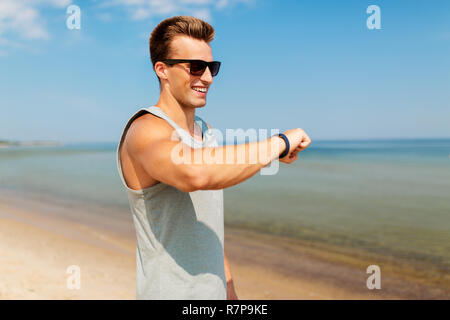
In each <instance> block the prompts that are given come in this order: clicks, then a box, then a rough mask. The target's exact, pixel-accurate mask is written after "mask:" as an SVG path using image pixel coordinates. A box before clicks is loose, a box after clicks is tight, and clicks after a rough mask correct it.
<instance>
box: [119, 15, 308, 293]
mask: <svg viewBox="0 0 450 320" xmlns="http://www.w3.org/2000/svg"><path fill="white" fill-rule="evenodd" d="M213 37H214V29H213V27H212V26H211V25H209V24H208V23H206V22H204V21H202V20H199V19H196V18H194V17H187V16H178V17H172V18H169V19H166V20H164V21H162V22H161V23H160V24H159V25H158V26H156V28H155V29H154V30H153V32H152V34H151V36H150V56H151V60H152V63H153V68H154V71H155V73H156V75H157V77H158V80H159V84H160V97H159V101H158V103H157V104H156V105H154V106H152V107H150V108H143V109H140V110H139V111H138V112H137V113H135V114H134V115H133V116H132V117H131V118H130V120H129V121H128V123H127V125H126V126H125V129H124V130H123V133H122V137H121V140H120V143H119V146H118V148H117V164H118V170H119V174H120V177H121V179H122V182H123V184H124V186H125V188H126V190H127V192H128V198H129V202H130V208H131V211H132V213H133V220H134V224H135V227H136V235H137V254H136V297H137V299H237V295H236V292H235V289H234V285H233V280H232V276H231V272H230V267H229V264H228V259H227V257H226V255H225V252H224V241H223V239H224V236H223V230H224V219H223V189H224V188H227V187H230V186H233V185H236V184H238V183H241V182H243V181H245V180H247V179H249V178H250V177H251V176H253V175H254V174H255V173H257V172H258V171H259V170H260V169H262V168H263V167H265V166H267V165H269V164H270V163H271V161H273V160H275V159H277V158H278V157H279V156H280V154H281V153H282V152H283V151H284V153H285V154H286V155H285V156H283V158H282V159H281V158H280V161H282V162H284V163H292V162H293V161H295V160H297V158H298V156H297V153H298V152H299V151H301V150H303V149H305V148H306V147H307V146H308V145H309V143H310V139H309V137H308V136H307V135H306V133H305V132H304V131H303V130H301V129H293V130H288V131H286V132H285V136H284V137H279V136H273V137H271V138H269V139H266V140H264V141H261V142H252V143H248V144H241V145H228V146H222V147H219V146H218V144H217V141H216V140H215V138H214V136H213V134H212V133H211V132H212V130H208V128H209V129H211V126H210V125H209V124H206V123H204V122H203V120H202V119H201V118H199V117H197V116H196V115H195V109H196V108H201V107H203V106H205V105H206V96H207V93H208V89H209V88H210V86H211V84H212V82H213V76H215V75H217V73H218V71H219V67H220V63H218V62H214V60H213V57H212V51H211V47H210V45H209V43H210V42H211V41H212V40H213ZM192 60H195V61H192ZM199 60H200V61H199ZM243 72H244V71H243ZM196 124H197V126H196ZM200 128H202V129H200ZM174 129H175V132H176V134H175V135H174ZM174 137H175V138H174ZM285 139H286V140H285ZM180 144H182V145H183V146H184V149H182V150H183V151H182V152H181V159H182V160H183V161H181V162H180V161H175V158H176V157H174V155H177V156H178V157H179V155H180V152H174V150H178V151H179V149H177V147H179V146H180ZM252 144H253V145H254V146H257V147H258V148H266V149H265V150H268V151H269V152H268V153H267V154H266V155H265V156H262V159H260V161H259V162H258V163H248V162H250V161H248V160H247V162H245V163H237V161H231V162H230V161H225V162H222V163H220V162H213V163H211V162H210V163H206V162H205V163H196V162H195V161H191V160H192V159H196V157H197V156H204V155H206V153H205V152H211V151H214V153H215V154H221V153H220V152H221V151H222V152H223V154H227V153H228V152H230V151H233V152H234V154H241V155H242V154H243V155H245V156H246V157H245V159H248V158H249V157H248V156H249V155H250V153H251V152H255V151H254V150H252V149H251V148H250V145H252ZM288 144H289V148H287V145H288ZM269 145H270V147H269ZM285 149H286V150H285ZM258 150H259V149H258ZM178 160H179V159H178Z"/></svg>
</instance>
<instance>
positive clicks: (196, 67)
mask: <svg viewBox="0 0 450 320" xmlns="http://www.w3.org/2000/svg"><path fill="white" fill-rule="evenodd" d="M206 66H207V65H206V63H202V62H200V61H199V62H197V61H195V62H194V61H193V62H191V67H190V70H191V74H193V75H194V76H201V75H202V74H203V72H205V69H206Z"/></svg>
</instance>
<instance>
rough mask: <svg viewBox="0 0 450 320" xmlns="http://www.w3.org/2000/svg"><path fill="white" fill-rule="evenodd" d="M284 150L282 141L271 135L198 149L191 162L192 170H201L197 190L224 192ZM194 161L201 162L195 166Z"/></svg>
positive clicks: (250, 175)
mask: <svg viewBox="0 0 450 320" xmlns="http://www.w3.org/2000/svg"><path fill="white" fill-rule="evenodd" d="M285 148H286V145H285V143H284V141H283V140H282V139H281V138H280V137H277V136H274V137H270V138H269V139H266V140H263V141H259V142H250V143H246V144H239V145H226V146H221V147H216V148H211V147H208V148H202V149H197V150H194V151H193V155H192V159H191V160H192V163H193V164H194V165H193V166H194V167H195V166H197V167H198V166H200V167H201V170H200V172H201V173H200V174H201V175H202V176H203V177H204V180H203V183H202V184H201V186H200V189H203V190H216V189H224V188H228V187H231V186H233V185H236V184H238V183H241V182H243V181H245V180H247V179H249V178H250V177H252V176H253V175H254V174H255V173H257V172H258V171H259V170H261V169H262V168H264V167H265V166H267V165H269V164H270V163H271V162H272V161H273V160H275V159H277V158H278V156H279V155H280V153H281V152H283V150H284V149H285ZM195 159H201V161H200V163H199V164H195V163H196V162H195ZM197 163H198V162H197ZM197 169H198V168H197ZM197 172H198V171H197Z"/></svg>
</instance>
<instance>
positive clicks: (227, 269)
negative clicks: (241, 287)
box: [223, 252, 233, 283]
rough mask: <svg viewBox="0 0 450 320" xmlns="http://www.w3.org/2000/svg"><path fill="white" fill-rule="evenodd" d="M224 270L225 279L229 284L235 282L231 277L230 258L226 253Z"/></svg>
mask: <svg viewBox="0 0 450 320" xmlns="http://www.w3.org/2000/svg"><path fill="white" fill-rule="evenodd" d="M223 257H224V269H225V279H226V280H227V283H229V282H230V281H232V280H233V277H232V276H231V270H230V264H229V262H228V258H227V256H226V254H225V252H224V254H223Z"/></svg>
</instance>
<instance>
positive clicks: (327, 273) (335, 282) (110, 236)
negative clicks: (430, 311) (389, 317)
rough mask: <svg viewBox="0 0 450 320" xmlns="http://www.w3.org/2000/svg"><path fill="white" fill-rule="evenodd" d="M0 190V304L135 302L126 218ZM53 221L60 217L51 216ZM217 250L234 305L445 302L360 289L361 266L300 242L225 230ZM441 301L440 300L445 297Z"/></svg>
mask: <svg viewBox="0 0 450 320" xmlns="http://www.w3.org/2000/svg"><path fill="white" fill-rule="evenodd" d="M88 211H89V210H86V208H85V207H83V205H82V204H80V206H79V207H76V206H75V207H69V208H68V207H65V206H64V205H61V204H55V203H48V202H45V201H40V200H39V199H38V198H36V199H18V198H14V197H12V196H11V194H5V193H1V192H0V299H135V267H136V266H135V246H136V243H135V235H134V226H133V225H132V220H131V217H130V218H129V219H124V220H122V221H119V222H117V223H116V225H114V223H115V222H114V221H112V220H113V219H110V218H111V217H108V216H102V215H95V214H91V213H90V212H88ZM57 217H64V219H63V218H57ZM225 250H226V252H227V256H228V257H229V260H230V264H231V272H232V274H233V278H234V281H235V286H236V291H237V294H238V296H239V298H241V299H422V298H437V299H439V298H445V297H446V294H448V292H447V293H446V292H445V291H443V289H439V288H430V287H428V286H426V285H422V284H418V283H414V282H411V281H407V280H404V279H400V278H398V277H393V276H390V275H388V274H386V275H383V280H382V289H381V290H368V289H367V287H366V279H367V277H368V275H367V274H366V272H365V271H366V270H365V269H364V268H358V267H355V266H351V265H348V264H343V263H340V262H339V261H340V260H339V258H337V257H336V256H337V254H336V253H333V252H332V250H330V252H326V251H323V250H318V249H317V248H313V247H311V246H308V244H307V243H299V242H295V241H293V240H291V239H288V238H283V237H274V236H270V235H265V234H261V233H257V232H253V231H249V230H245V229H239V228H234V227H233V228H232V227H229V226H226V228H225ZM70 265H78V266H80V268H81V274H82V282H81V289H80V290H69V289H67V287H66V280H67V277H68V274H66V269H67V267H68V266H70ZM447 298H448V296H447Z"/></svg>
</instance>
